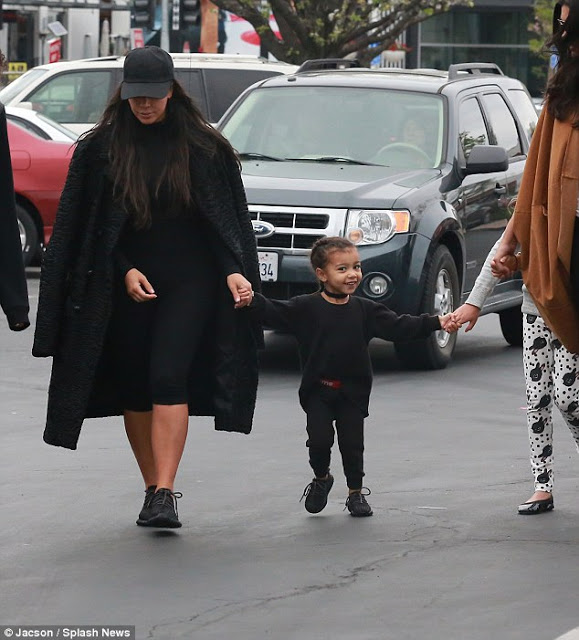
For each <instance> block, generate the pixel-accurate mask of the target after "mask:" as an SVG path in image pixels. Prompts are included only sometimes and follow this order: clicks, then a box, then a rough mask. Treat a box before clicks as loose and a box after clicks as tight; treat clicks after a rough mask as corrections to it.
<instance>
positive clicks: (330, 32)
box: [213, 0, 473, 64]
mask: <svg viewBox="0 0 579 640" xmlns="http://www.w3.org/2000/svg"><path fill="white" fill-rule="evenodd" d="M213 2H214V4H216V5H217V6H218V7H219V8H220V9H225V10H226V11H231V12H232V13H235V14H237V15H238V16H240V17H241V18H244V19H245V20H247V21H248V22H250V23H251V24H252V26H253V27H254V28H255V30H256V31H257V33H258V34H259V36H260V38H261V41H262V44H263V45H264V46H265V48H266V49H267V50H268V51H270V52H271V53H272V54H273V55H274V56H275V57H276V58H277V59H278V60H283V61H285V62H292V63H297V64H299V63H301V62H303V61H304V60H307V59H311V58H344V57H346V56H350V55H352V54H356V57H357V58H358V59H359V60H360V61H361V62H362V63H363V64H364V63H368V62H370V60H372V59H373V58H374V57H376V56H377V55H379V54H380V53H382V51H385V50H386V49H388V48H389V47H390V46H391V45H392V44H394V42H395V41H396V39H397V38H398V37H399V36H400V34H401V33H402V32H403V31H405V30H406V29H407V28H408V27H410V26H411V25H413V24H416V23H418V22H422V21H423V20H426V19H427V18H429V17H431V16H433V15H436V14H438V13H443V12H445V11H447V10H448V9H450V8H451V7H452V6H459V5H462V6H472V4H473V3H472V0H213ZM270 13H272V14H273V16H274V17H275V20H276V22H277V25H278V27H279V31H280V36H281V39H278V37H277V35H276V34H275V33H274V32H273V30H272V29H271V27H270V23H269V16H270Z"/></svg>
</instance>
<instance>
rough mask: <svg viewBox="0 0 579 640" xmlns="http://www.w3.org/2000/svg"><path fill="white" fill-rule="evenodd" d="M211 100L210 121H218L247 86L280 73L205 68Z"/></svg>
mask: <svg viewBox="0 0 579 640" xmlns="http://www.w3.org/2000/svg"><path fill="white" fill-rule="evenodd" d="M203 74H204V76H205V86H206V87H207V98H208V101H209V105H208V107H209V121H210V122H217V121H218V120H219V119H220V118H221V116H222V115H223V114H224V113H225V112H226V111H227V109H228V108H229V107H230V106H231V105H232V103H233V102H234V100H235V99H236V98H237V97H238V96H239V95H240V94H242V93H243V92H244V91H245V89H247V87H250V86H251V85H252V84H254V83H255V82H259V81H260V80H265V78H271V76H277V75H279V74H278V73H276V72H275V71H266V70H264V69H204V70H203Z"/></svg>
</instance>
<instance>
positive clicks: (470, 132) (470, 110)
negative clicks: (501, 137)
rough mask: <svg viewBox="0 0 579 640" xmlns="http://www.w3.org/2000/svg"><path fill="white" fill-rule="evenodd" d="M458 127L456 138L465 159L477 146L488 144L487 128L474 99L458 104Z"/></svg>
mask: <svg viewBox="0 0 579 640" xmlns="http://www.w3.org/2000/svg"><path fill="white" fill-rule="evenodd" d="M458 127H459V129H458V130H459V133H458V137H459V140H460V144H461V146H462V150H463V152H464V157H465V158H468V156H469V155H470V152H471V151H472V148H473V147H474V146H476V145H477V144H489V135H488V132H487V127H486V124H485V120H484V117H483V114H482V111H481V108H480V105H479V103H478V100H477V99H476V98H468V99H467V100H463V102H461V103H460V107H459V110H458Z"/></svg>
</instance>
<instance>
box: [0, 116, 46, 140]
mask: <svg viewBox="0 0 579 640" xmlns="http://www.w3.org/2000/svg"><path fill="white" fill-rule="evenodd" d="M6 119H7V120H8V122H12V123H13V124H15V125H18V126H19V127H21V128H22V129H25V130H26V131H28V133H32V134H34V135H35V136H38V137H39V138H42V139H43V140H50V136H49V135H48V134H47V133H45V132H44V131H43V130H42V129H41V128H40V127H37V126H36V125H35V124H32V122H29V121H28V120H24V118H19V117H18V116H14V115H12V114H9V113H7V114H6Z"/></svg>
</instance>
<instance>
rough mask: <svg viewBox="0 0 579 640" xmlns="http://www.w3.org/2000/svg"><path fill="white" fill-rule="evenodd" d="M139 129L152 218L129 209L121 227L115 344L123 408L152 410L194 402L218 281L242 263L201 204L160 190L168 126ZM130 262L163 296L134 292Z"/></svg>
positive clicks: (113, 328) (113, 324) (168, 145)
mask: <svg viewBox="0 0 579 640" xmlns="http://www.w3.org/2000/svg"><path fill="white" fill-rule="evenodd" d="M139 129H140V136H139V151H140V152H141V153H142V154H143V160H144V166H145V171H146V178H147V184H148V185H149V199H150V203H151V223H150V225H149V226H147V227H145V228H137V226H136V224H135V218H134V217H132V216H130V215H129V217H128V218H127V222H126V223H125V226H124V228H123V231H122V233H121V237H120V239H119V244H118V246H117V249H116V265H117V275H118V278H117V283H116V290H115V297H114V307H113V317H112V322H111V343H110V344H111V346H112V348H113V350H114V354H115V359H116V365H117V366H116V368H117V371H118V374H119V384H120V385H121V388H122V390H123V391H122V395H123V403H124V408H125V409H128V410H133V411H148V410H150V409H151V405H152V404H153V403H154V404H165V405H172V404H186V403H187V402H188V391H187V381H188V377H189V370H190V368H191V366H193V364H194V360H195V354H196V352H197V350H198V348H199V345H200V343H201V341H202V340H203V335H204V332H205V330H206V328H207V326H208V324H209V323H210V322H211V319H212V318H213V317H214V314H215V312H216V305H217V294H216V292H217V283H218V279H219V278H225V277H226V276H227V275H229V274H230V273H235V272H237V271H239V270H240V269H239V267H238V265H237V263H236V261H235V259H234V257H233V255H232V254H231V252H230V251H229V250H228V249H227V248H226V247H225V245H224V244H223V243H222V242H221V241H220V240H219V238H218V236H217V234H216V232H215V231H214V230H213V229H212V228H211V227H210V226H209V223H208V222H206V221H205V220H203V218H202V217H201V216H200V215H199V211H198V209H197V206H196V205H195V204H193V205H188V206H186V205H184V204H183V203H179V202H175V201H174V200H173V199H172V198H171V197H170V192H169V189H168V187H167V185H166V184H162V185H161V186H160V188H159V189H158V190H157V188H156V177H157V174H158V167H160V166H163V163H165V162H167V161H168V157H169V153H170V148H171V142H170V136H169V135H168V131H167V127H166V125H165V124H163V123H160V124H154V125H140V127H139ZM111 190H112V186H111ZM131 268H136V269H138V270H139V271H141V272H142V273H143V274H144V275H145V276H146V278H147V279H148V281H149V282H150V283H151V285H152V287H153V289H154V291H155V293H156V295H157V298H156V299H154V300H151V301H148V302H135V301H133V300H132V299H131V298H130V297H129V296H128V294H127V292H126V288H125V284H124V276H125V275H126V273H127V271H128V270H129V269H131Z"/></svg>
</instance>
